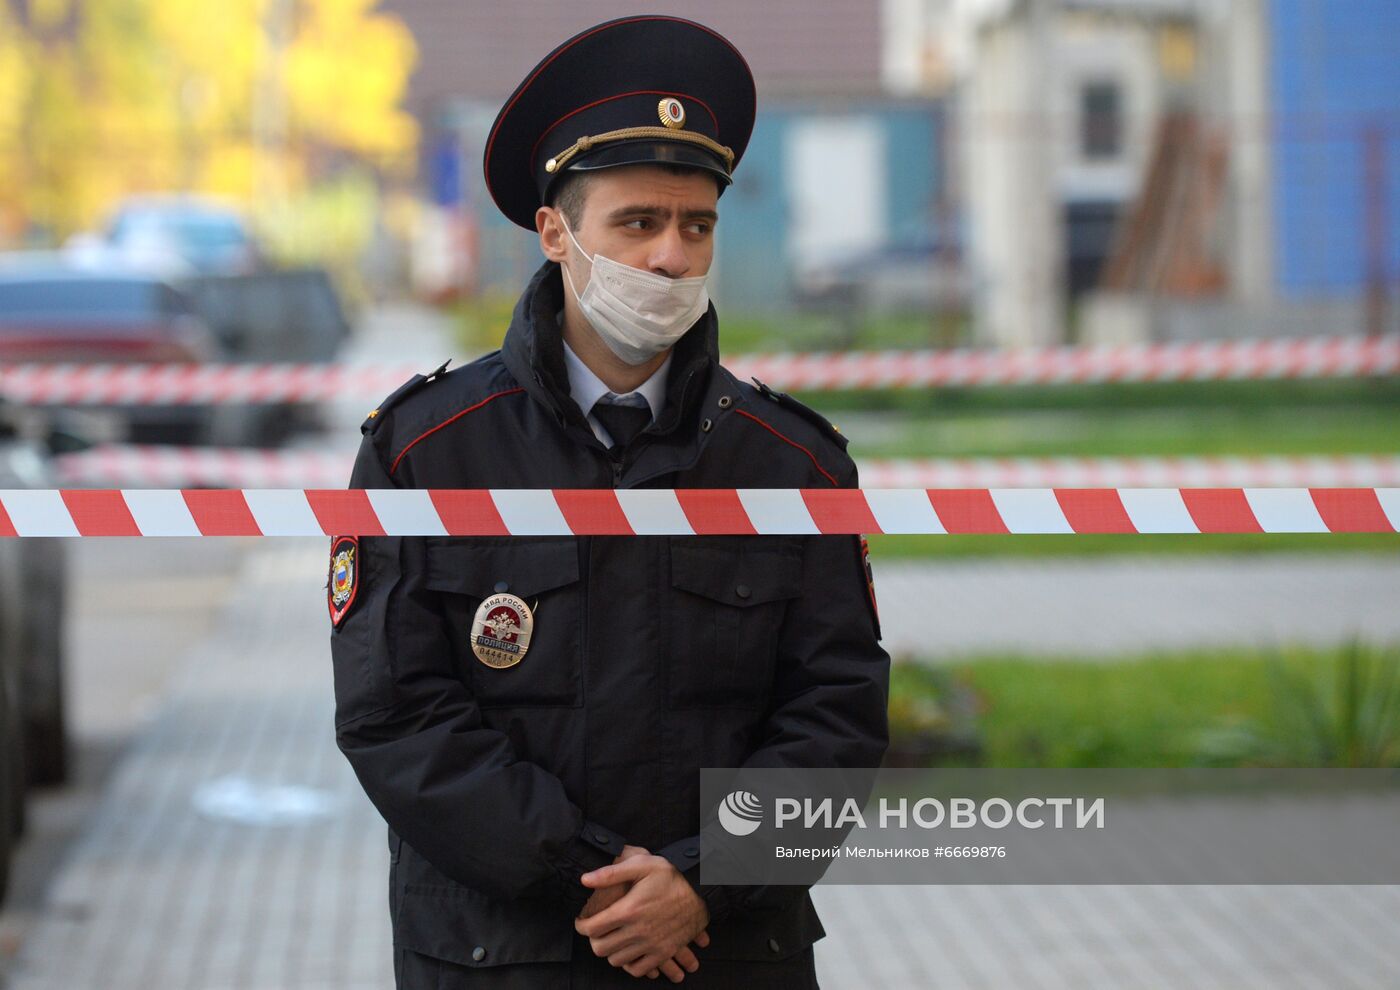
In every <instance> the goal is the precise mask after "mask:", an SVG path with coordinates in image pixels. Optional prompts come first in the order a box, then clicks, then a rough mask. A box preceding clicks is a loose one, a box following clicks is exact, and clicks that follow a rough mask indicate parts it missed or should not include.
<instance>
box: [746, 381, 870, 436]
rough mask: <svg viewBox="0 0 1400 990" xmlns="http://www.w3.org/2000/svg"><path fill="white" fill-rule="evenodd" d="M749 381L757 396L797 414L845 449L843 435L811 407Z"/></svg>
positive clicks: (762, 384)
mask: <svg viewBox="0 0 1400 990" xmlns="http://www.w3.org/2000/svg"><path fill="white" fill-rule="evenodd" d="M749 380H750V381H751V382H753V383H754V386H755V387H756V388H757V389H758V393H759V395H762V396H763V397H764V398H766V399H770V400H772V401H773V402H776V403H777V404H778V405H780V406H782V407H783V408H784V409H791V410H792V411H793V412H795V413H797V415H799V416H801V417H802V418H803V419H805V420H807V422H809V423H811V424H813V425H814V426H816V427H817V429H819V430H821V431H822V433H823V434H825V435H826V436H828V437H830V438H831V439H832V440H833V441H835V442H836V443H837V444H839V445H840V447H841V449H842V450H845V449H846V444H847V443H848V441H847V440H846V437H845V434H843V433H842V432H841V431H840V430H838V429H837V428H836V427H835V426H834V425H833V424H832V422H831V420H829V419H827V418H826V417H825V416H823V415H822V414H821V413H819V412H817V411H816V410H815V409H813V408H812V407H811V406H808V405H804V404H803V403H801V402H798V401H797V400H796V399H794V398H793V397H792V396H790V395H788V394H787V393H786V392H777V391H774V390H773V389H771V388H769V387H768V386H767V385H766V384H765V383H763V382H761V381H759V380H758V379H757V378H750V379H749Z"/></svg>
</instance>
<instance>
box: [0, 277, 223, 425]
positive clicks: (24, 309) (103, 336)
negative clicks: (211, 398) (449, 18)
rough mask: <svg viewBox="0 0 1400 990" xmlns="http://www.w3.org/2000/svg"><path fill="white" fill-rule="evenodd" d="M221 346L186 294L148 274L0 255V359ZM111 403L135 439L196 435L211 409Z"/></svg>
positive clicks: (145, 358)
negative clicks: (122, 405) (118, 405)
mask: <svg viewBox="0 0 1400 990" xmlns="http://www.w3.org/2000/svg"><path fill="white" fill-rule="evenodd" d="M218 351H219V348H218V341H217V338H216V337H215V335H214V333H213V331H211V330H210V328H209V326H208V325H207V324H206V323H205V322H204V320H202V319H201V318H200V317H199V316H198V315H197V313H196V312H195V310H194V307H193V306H192V304H191V302H190V300H189V298H188V297H187V296H186V295H185V294H184V293H182V292H180V291H178V290H177V289H175V288H174V287H172V286H170V285H168V284H167V283H166V282H164V281H161V280H160V279H158V278H155V277H153V276H151V275H147V274H142V273H140V272H133V271H130V270H128V269H125V268H119V267H109V268H97V267H83V268H79V267H74V266H73V265H71V264H69V263H67V262H66V261H63V260H61V259H55V258H52V257H46V256H43V255H33V254H31V255H25V256H21V257H18V258H13V259H8V260H6V259H3V258H0V361H8V362H59V361H64V362H66V361H73V362H113V363H130V362H142V363H164V362H195V363H198V362H205V361H209V360H212V359H214V358H216V357H217V355H218ZM116 408H117V410H118V411H120V413H121V416H122V419H123V421H124V423H125V427H124V429H125V432H126V438H127V439H133V440H160V439H171V440H176V441H179V442H187V443H188V442H199V441H200V440H202V439H204V436H205V434H207V432H208V430H209V426H210V422H211V418H212V416H213V413H212V411H211V410H210V409H208V408H207V407H198V406H180V405H170V406H159V405H143V406H129V407H116Z"/></svg>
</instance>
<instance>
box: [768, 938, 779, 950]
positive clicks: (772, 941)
mask: <svg viewBox="0 0 1400 990" xmlns="http://www.w3.org/2000/svg"><path fill="white" fill-rule="evenodd" d="M768 948H769V949H770V950H771V951H773V952H777V951H779V950H778V940H777V939H776V938H770V939H769V940H768Z"/></svg>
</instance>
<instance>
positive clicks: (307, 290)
mask: <svg viewBox="0 0 1400 990" xmlns="http://www.w3.org/2000/svg"><path fill="white" fill-rule="evenodd" d="M178 284H179V286H180V288H181V289H183V290H184V291H186V292H187V293H188V294H189V296H190V299H191V300H192V302H193V305H194V307H195V309H196V310H197V311H198V312H199V314H200V316H201V317H202V318H203V319H204V320H205V322H207V323H208V324H209V326H210V328H211V329H212V330H213V332H214V334H215V336H216V337H217V338H218V340H219V346H220V348H221V350H222V351H223V353H224V355H225V360H228V361H235V362H237V361H244V362H254V361H256V362H269V363H285V362H305V363H317V362H326V361H331V360H332V359H334V358H335V356H336V354H337V353H338V352H339V350H340V348H341V346H342V345H343V344H344V343H345V341H346V340H347V339H348V338H349V336H350V320H349V318H348V316H347V315H346V313H345V308H344V306H343V305H342V303H341V299H340V295H339V293H337V292H336V289H335V285H334V283H333V282H332V281H331V277H330V274H329V273H328V272H327V271H326V270H325V269H322V268H299V269H289V270H285V271H269V272H259V273H257V274H253V275H204V276H195V277H192V278H187V279H184V280H182V281H181V282H179V283H178ZM320 411H321V407H320V406H319V405H307V404H304V403H266V404H259V405H246V406H228V407H225V408H223V409H221V410H220V412H219V416H218V418H217V419H216V421H215V423H214V425H213V426H212V428H211V435H210V440H211V442H213V443H215V444H218V445H226V444H237V445H245V446H254V447H276V446H280V445H281V444H283V443H284V442H285V441H286V440H287V439H288V438H290V437H291V436H292V435H294V434H296V433H298V432H304V431H312V432H314V431H316V430H317V429H319V428H320V427H321V426H322V425H323V424H321V423H320V422H319V414H320Z"/></svg>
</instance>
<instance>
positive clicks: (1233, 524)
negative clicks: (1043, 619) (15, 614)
mask: <svg viewBox="0 0 1400 990" xmlns="http://www.w3.org/2000/svg"><path fill="white" fill-rule="evenodd" d="M1397 531H1400V488H1313V489H1308V488H1245V489H1239V488H1209V489H1189V488H1120V489H1112V488H1099V489H1051V488H1023V489H986V488H981V489H948V490H942V489H917V488H871V489H820V490H815V489H796V488H740V489H732V488H731V489H675V490H671V489H621V490H617V489H457V490H446V489H444V490H425V489H379V490H343V489H342V490H330V489H281V490H279V489H260V490H255V489H242V490H240V489H218V490H208V489H199V490H193V489H190V490H180V489H151V490H118V489H47V490H32V491H15V490H10V491H0V535H6V536H314V535H321V536H329V535H335V534H359V535H366V536H369V535H391V536H589V535H596V536H692V535H702V536H708V535H729V534H737V535H763V534H798V535H818V534H838V533H934V534H946V533H1394V532H1397Z"/></svg>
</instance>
